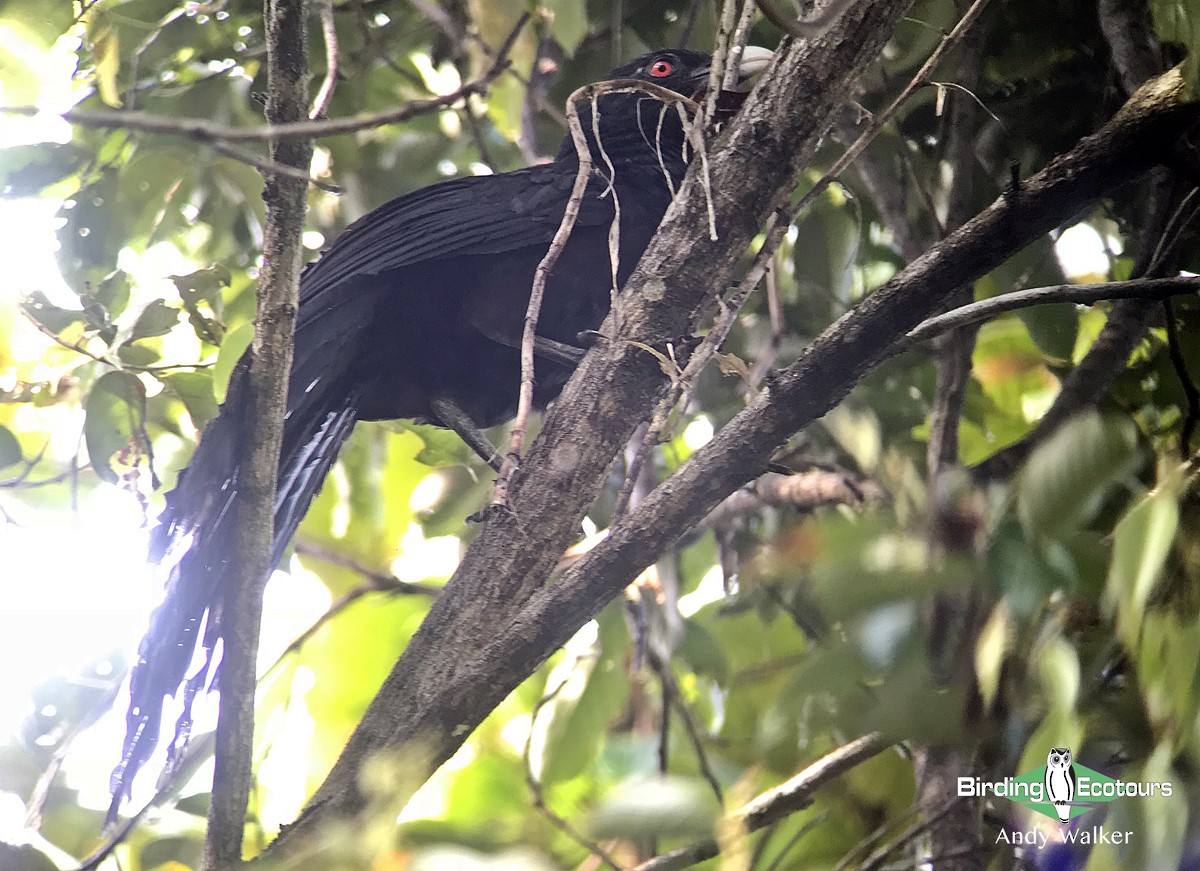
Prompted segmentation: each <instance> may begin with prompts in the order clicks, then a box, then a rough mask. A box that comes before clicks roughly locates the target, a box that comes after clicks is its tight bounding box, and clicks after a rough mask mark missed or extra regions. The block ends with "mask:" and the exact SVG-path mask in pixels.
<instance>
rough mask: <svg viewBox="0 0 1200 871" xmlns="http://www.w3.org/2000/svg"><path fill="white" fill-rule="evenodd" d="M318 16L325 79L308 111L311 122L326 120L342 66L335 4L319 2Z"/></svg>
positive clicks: (328, 0) (325, 0)
mask: <svg viewBox="0 0 1200 871" xmlns="http://www.w3.org/2000/svg"><path fill="white" fill-rule="evenodd" d="M317 5H318V7H319V9H318V13H317V14H318V16H319V17H320V19H321V37H322V39H324V41H325V78H324V79H322V80H321V88H320V90H318V91H317V96H316V97H315V98H313V102H312V108H311V109H309V110H308V117H309V118H310V119H311V120H314V121H315V120H317V119H318V118H324V117H325V113H326V112H327V111H329V101H330V100H332V99H333V91H334V89H335V88H336V87H337V80H338V68H339V67H340V66H341V63H340V54H339V52H338V36H337V27H335V26H334V23H333V3H332V2H331V0H319V3H318V4H317Z"/></svg>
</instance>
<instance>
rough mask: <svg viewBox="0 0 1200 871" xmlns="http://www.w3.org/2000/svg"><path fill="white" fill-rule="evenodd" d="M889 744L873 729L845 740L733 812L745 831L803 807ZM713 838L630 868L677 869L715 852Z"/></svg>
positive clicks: (715, 847)
mask: <svg viewBox="0 0 1200 871" xmlns="http://www.w3.org/2000/svg"><path fill="white" fill-rule="evenodd" d="M888 746H889V744H888V742H887V741H886V740H885V739H884V738H883V737H882V736H881V735H880V734H879V733H877V732H872V733H871V734H869V735H864V736H862V737H861V738H855V739H854V740H853V741H851V742H850V743H848V744H844V745H842V746H841V747H838V748H837V749H836V750H832V751H830V752H829V753H826V754H825V755H824V756H822V757H821V758H820V759H818V760H817V761H816V762H814V763H813V764H812V765H809V766H808V767H807V768H805V769H804V770H803V771H801V772H800V773H799V774H797V775H795V776H794V777H792V778H790V779H789V780H787V781H786V782H784V783H781V784H780V785H779V786H777V787H775V788H773V789H769V790H767V791H766V792H764V793H763V794H762V795H760V796H758V797H757V798H756V799H754V800H753V801H751V802H748V803H747V804H745V805H743V806H742V807H740V808H738V809H737V810H736V811H734V812H733V814H732V816H733V818H734V819H735V820H737V821H738V822H740V823H741V824H742V825H743V826H744V827H745V830H746V831H747V832H756V831H758V830H759V829H761V828H764V827H766V826H769V825H771V824H772V823H777V822H779V821H780V820H781V819H783V818H784V817H787V816H790V815H792V814H794V813H797V812H798V811H802V810H804V808H806V807H808V806H809V805H810V804H812V800H813V793H814V792H816V791H817V790H818V789H820V788H821V787H822V786H824V785H825V784H826V783H828V782H829V781H831V780H833V779H834V778H836V777H840V776H841V775H843V774H845V773H846V772H847V771H849V770H850V769H852V768H855V767H856V766H858V765H861V764H862V763H864V762H866V761H867V760H868V759H870V758H871V757H872V756H877V755H879V754H880V753H882V752H883V751H884V750H885V749H887V747H888ZM717 852H718V851H717V842H716V841H713V840H705V841H697V842H696V843H694V844H688V845H687V846H686V847H680V848H678V849H676V850H672V851H671V852H669V853H663V854H662V855H661V856H655V857H654V858H653V859H651V860H649V861H648V862H643V863H642V864H641V865H638V866H637V867H636V868H634V869H633V871H679V869H682V868H689V867H691V866H692V865H695V864H697V863H699V862H703V861H704V860H705V859H711V858H713V857H714V856H716V855H717Z"/></svg>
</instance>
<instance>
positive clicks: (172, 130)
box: [0, 21, 523, 143]
mask: <svg viewBox="0 0 1200 871" xmlns="http://www.w3.org/2000/svg"><path fill="white" fill-rule="evenodd" d="M522 23H523V21H522ZM519 33H520V28H517V29H515V30H514V31H513V32H512V33H510V34H509V35H508V38H507V39H506V40H505V42H504V45H503V46H501V48H500V50H499V51H498V52H497V53H496V59H495V61H494V62H493V63H492V65H491V67H489V68H488V70H487V71H486V72H485V73H484V74H483V75H481V76H479V77H478V78H476V79H472V80H471V81H469V82H467V83H466V84H464V85H463V86H462V87H460V88H457V89H456V90H454V91H451V92H450V93H449V94H443V95H441V96H438V97H432V98H430V99H428V100H413V101H412V102H410V103H406V104H405V105H403V106H399V107H397V108H395V109H388V110H387V111H386V112H376V113H375V114H373V115H360V116H358V117H356V118H337V119H333V120H318V121H314V120H301V121H287V122H283V121H280V122H277V123H271V124H267V125H265V126H262V127H229V126H226V125H224V124H214V123H212V122H211V121H205V120H202V119H200V118H176V117H174V116H171V115H154V114H151V113H149V112H123V111H113V110H106V109H70V110H69V111H66V112H63V113H61V115H60V117H61V118H62V119H63V120H64V121H67V122H68V123H71V124H78V125H79V126H81V127H97V128H100V129H106V130H118V129H119V130H132V131H135V132H138V133H161V134H164V135H167V136H182V137H184V138H185V139H191V140H194V141H196V142H205V143H209V142H288V141H303V140H307V139H313V138H316V137H322V136H340V135H342V134H344V133H357V132H358V131H360V130H371V129H373V128H375V127H383V126H385V125H387V124H399V123H400V122H402V121H408V120H409V119H410V118H415V117H417V116H418V115H425V114H427V113H429V112H432V111H435V110H437V109H445V108H447V107H449V106H452V105H454V104H455V103H457V102H458V101H459V100H464V99H466V98H467V97H469V96H470V95H472V94H483V93H485V92H486V91H487V89H488V87H489V86H490V85H491V83H492V82H493V81H495V80H496V79H497V78H499V77H500V75H501V74H503V73H504V71H505V70H507V69H508V52H509V51H510V50H511V48H512V45H513V43H514V42H515V41H516V38H517V35H518V34H519ZM0 114H8V115H21V116H25V117H31V116H34V115H39V114H41V110H40V109H38V107H37V106H2V107H0Z"/></svg>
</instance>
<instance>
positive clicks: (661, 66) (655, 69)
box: [650, 60, 675, 79]
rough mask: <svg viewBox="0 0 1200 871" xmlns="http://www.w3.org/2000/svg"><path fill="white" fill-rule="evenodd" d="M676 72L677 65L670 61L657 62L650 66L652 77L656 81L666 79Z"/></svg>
mask: <svg viewBox="0 0 1200 871" xmlns="http://www.w3.org/2000/svg"><path fill="white" fill-rule="evenodd" d="M673 72H675V65H674V64H673V63H671V62H670V61H669V60H656V61H655V62H654V63H652V64H650V75H652V76H654V78H656V79H661V78H665V77H666V76H669V75H671V73H673Z"/></svg>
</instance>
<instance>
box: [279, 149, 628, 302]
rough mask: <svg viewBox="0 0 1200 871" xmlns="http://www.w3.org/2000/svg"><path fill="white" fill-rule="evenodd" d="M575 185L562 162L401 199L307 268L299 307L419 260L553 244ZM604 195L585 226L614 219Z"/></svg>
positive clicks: (590, 202)
mask: <svg viewBox="0 0 1200 871" xmlns="http://www.w3.org/2000/svg"><path fill="white" fill-rule="evenodd" d="M574 182H575V170H574V168H573V167H570V166H568V167H564V166H562V165H560V164H557V163H555V164H547V165H545V166H535V167H530V168H528V169H520V170H516V171H515V172H507V173H503V174H500V175H484V176H470V177H467V178H459V179H453V180H450V181H445V182H442V183H440V184H435V185H431V186H430V187H427V188H422V189H421V190H418V191H414V192H413V193H410V194H406V195H405V196H401V197H397V198H396V199H394V200H392V201H391V202H389V203H385V204H384V205H382V206H380V207H379V208H377V209H375V210H374V211H372V212H371V213H370V214H368V215H366V216H365V217H363V218H360V219H359V220H358V221H356V222H355V223H353V224H351V225H350V226H349V227H348V228H347V229H346V231H345V232H344V233H342V234H341V235H340V236H339V237H338V239H337V242H335V243H334V245H333V246H332V247H331V248H329V249H328V250H327V251H326V252H325V253H323V254H322V255H321V257H320V258H319V259H318V260H316V261H314V262H313V263H311V264H309V265H308V267H307V268H306V269H305V270H304V274H303V276H302V280H301V284H300V302H301V304H302V305H304V306H312V305H313V303H312V301H313V300H315V299H316V298H317V297H320V296H321V295H323V294H324V293H325V292H326V291H328V290H330V289H332V288H334V287H337V286H339V285H342V284H344V283H345V282H346V281H348V280H349V279H351V278H356V277H360V276H365V275H379V274H381V273H385V272H390V271H392V270H396V269H402V268H403V267H405V266H410V265H412V264H415V263H424V262H428V261H431V260H445V259H450V258H453V257H462V256H467V255H471V256H474V255H480V254H497V253H502V252H508V251H515V250H518V249H521V248H527V247H530V246H534V245H548V244H549V242H550V240H551V239H552V238H553V237H554V233H555V231H556V230H557V229H558V225H559V222H560V221H561V220H562V216H563V212H564V211H565V209H566V204H567V201H568V199H569V198H570V194H571V188H572V185H573V184H574ZM604 190H605V188H604V186H603V185H602V183H600V182H599V181H598V180H593V181H591V182H589V185H588V190H587V194H586V196H585V197H584V199H583V202H582V203H581V207H580V210H579V216H578V218H577V221H576V223H577V225H578V226H596V225H600V224H604V223H607V222H609V221H611V220H612V217H613V207H612V199H611V197H605V196H604ZM314 308H320V307H319V306H316V307H314Z"/></svg>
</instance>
